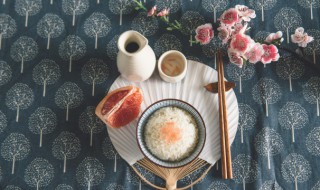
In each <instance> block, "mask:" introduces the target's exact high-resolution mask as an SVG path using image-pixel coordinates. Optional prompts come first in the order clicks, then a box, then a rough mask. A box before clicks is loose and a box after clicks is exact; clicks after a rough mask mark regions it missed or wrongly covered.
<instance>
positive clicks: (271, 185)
mask: <svg viewBox="0 0 320 190" xmlns="http://www.w3.org/2000/svg"><path fill="white" fill-rule="evenodd" d="M259 190H283V189H282V187H280V185H279V184H278V183H277V181H273V180H269V181H265V182H264V183H263V184H262V186H261V187H260V189H259Z"/></svg>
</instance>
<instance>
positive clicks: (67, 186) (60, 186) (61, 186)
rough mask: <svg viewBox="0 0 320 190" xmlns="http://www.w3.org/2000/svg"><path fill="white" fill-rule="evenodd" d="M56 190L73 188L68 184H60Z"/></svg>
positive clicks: (70, 189)
mask: <svg viewBox="0 0 320 190" xmlns="http://www.w3.org/2000/svg"><path fill="white" fill-rule="evenodd" d="M54 190H73V188H72V187H71V186H70V185H67V184H59V185H58V186H57V187H56V188H55V189H54Z"/></svg>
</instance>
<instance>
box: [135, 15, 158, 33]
mask: <svg viewBox="0 0 320 190" xmlns="http://www.w3.org/2000/svg"><path fill="white" fill-rule="evenodd" d="M158 27H159V23H158V19H157V18H156V17H146V13H145V12H140V13H139V14H138V15H137V16H136V17H135V18H134V19H133V20H132V24H131V28H132V29H133V30H136V31H138V32H140V33H141V34H142V35H144V36H152V35H153V34H155V33H156V32H157V31H158Z"/></svg>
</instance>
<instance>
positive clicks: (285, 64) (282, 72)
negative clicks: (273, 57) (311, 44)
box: [276, 56, 305, 92]
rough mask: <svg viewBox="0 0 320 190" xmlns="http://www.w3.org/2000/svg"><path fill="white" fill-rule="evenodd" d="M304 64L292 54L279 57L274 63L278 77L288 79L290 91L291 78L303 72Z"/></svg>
mask: <svg viewBox="0 0 320 190" xmlns="http://www.w3.org/2000/svg"><path fill="white" fill-rule="evenodd" d="M304 70H305V68H304V64H303V63H302V62H301V61H299V60H297V59H295V58H294V57H292V56H287V57H281V58H280V59H279V61H278V63H277V64H276V71H277V74H278V76H279V77H280V78H282V79H285V80H289V89H290V92H291V91H292V82H291V81H292V80H293V79H299V78H300V77H301V76H302V75H303V73H304Z"/></svg>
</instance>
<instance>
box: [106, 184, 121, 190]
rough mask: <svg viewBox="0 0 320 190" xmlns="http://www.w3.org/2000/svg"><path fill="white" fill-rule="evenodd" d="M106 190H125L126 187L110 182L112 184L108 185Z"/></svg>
mask: <svg viewBox="0 0 320 190" xmlns="http://www.w3.org/2000/svg"><path fill="white" fill-rule="evenodd" d="M106 190H125V188H124V186H122V185H119V184H116V183H110V185H108V186H107V188H106Z"/></svg>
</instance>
